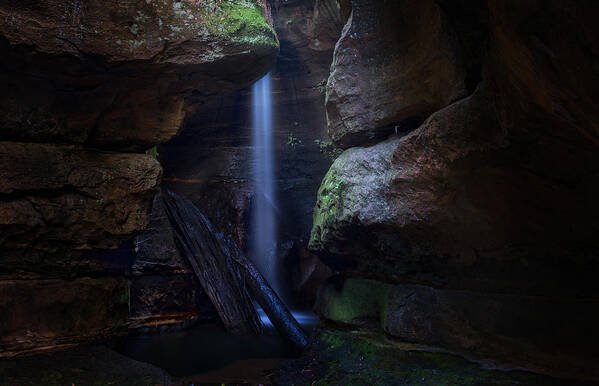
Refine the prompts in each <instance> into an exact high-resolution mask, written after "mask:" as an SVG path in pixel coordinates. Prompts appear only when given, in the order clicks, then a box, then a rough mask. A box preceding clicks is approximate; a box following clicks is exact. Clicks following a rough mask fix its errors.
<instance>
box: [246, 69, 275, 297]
mask: <svg viewBox="0 0 599 386" xmlns="http://www.w3.org/2000/svg"><path fill="white" fill-rule="evenodd" d="M252 130H253V136H252V149H253V162H252V167H253V170H252V176H253V185H254V203H253V206H252V215H251V216H252V221H251V224H252V229H251V230H250V237H251V238H250V248H251V254H252V257H253V260H254V263H255V264H256V265H257V266H258V269H259V270H260V272H261V273H262V275H263V276H264V277H265V278H266V280H268V282H269V284H270V285H271V287H272V288H273V289H274V290H275V291H276V292H277V293H279V294H281V291H280V283H279V282H278V264H277V235H276V232H277V226H276V212H277V211H278V209H277V204H276V202H277V201H276V197H275V188H274V170H273V165H274V148H273V131H272V130H273V124H272V101H271V88H270V74H267V75H266V76H265V77H264V78H262V79H260V80H259V81H258V82H256V83H255V84H254V86H253V92H252Z"/></svg>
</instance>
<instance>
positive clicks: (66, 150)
mask: <svg viewBox="0 0 599 386" xmlns="http://www.w3.org/2000/svg"><path fill="white" fill-rule="evenodd" d="M263 8H264V5H263V3H262V2H258V1H246V2H243V3H238V2H235V3H233V2H218V1H207V2H202V4H199V3H197V2H195V1H192V0H164V1H152V2H134V3H123V2H118V1H108V2H107V1H97V0H70V1H66V2H64V1H54V0H44V1H35V2H31V1H27V2H0V20H2V21H1V22H0V52H1V55H2V57H3V60H2V64H1V65H0V66H1V71H0V84H1V85H2V90H3V92H2V93H1V95H0V114H1V115H2V120H1V122H0V177H1V178H0V180H1V181H2V182H1V183H0V185H1V186H0V228H1V236H0V251H1V252H0V288H1V290H0V292H1V294H2V296H0V299H1V301H0V315H2V316H1V317H0V355H13V354H15V353H20V352H27V351H32V350H43V349H48V348H53V347H59V346H67V345H70V344H74V343H77V342H81V341H90V340H94V339H100V338H105V337H107V336H113V335H114V334H119V333H123V332H126V328H127V325H128V323H129V321H128V317H129V303H130V299H129V284H128V280H127V278H126V276H125V274H126V273H127V272H128V271H129V270H130V268H131V266H132V264H133V263H134V261H135V259H136V255H135V245H134V244H133V242H132V239H133V236H134V235H135V234H136V233H138V232H140V231H142V230H144V229H146V227H147V225H148V223H149V220H150V211H151V207H152V200H153V197H154V196H155V194H156V193H157V192H158V189H159V186H160V183H161V178H162V168H161V166H160V164H159V162H158V161H157V160H156V159H155V158H154V157H153V156H152V155H148V154H144V153H145V151H146V150H148V149H150V148H152V147H153V146H156V145H158V144H159V143H162V142H165V141H167V140H168V139H170V138H171V137H173V136H174V135H175V134H176V133H177V132H179V130H180V128H181V126H182V125H183V124H184V122H185V120H186V117H187V116H188V115H190V114H193V111H194V110H195V108H196V106H198V105H200V104H201V103H200V102H199V101H202V100H204V99H206V98H208V99H209V98H210V97H211V95H213V94H214V93H217V92H222V91H227V90H233V89H235V88H238V87H243V86H244V85H247V84H251V83H252V82H253V81H254V80H256V79H257V78H259V77H260V76H262V75H263V74H264V73H265V72H266V71H267V70H268V68H269V66H270V65H271V63H272V62H273V60H274V58H275V56H276V55H277V53H278V44H279V43H278V40H277V38H276V34H275V32H274V30H273V29H272V27H271V26H270V25H269V24H268V23H267V21H266V19H265V17H264V9H263ZM135 296H137V293H135ZM194 301H195V298H194V299H190V300H189V302H194Z"/></svg>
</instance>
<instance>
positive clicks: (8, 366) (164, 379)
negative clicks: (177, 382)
mask: <svg viewBox="0 0 599 386" xmlns="http://www.w3.org/2000/svg"><path fill="white" fill-rule="evenodd" d="M0 379H2V384H3V385H36V384H40V383H42V384H44V385H48V386H50V385H51V386H59V385H110V384H115V385H131V386H147V385H171V384H173V383H174V382H173V379H172V378H171V377H170V376H169V374H167V373H166V372H165V371H164V370H162V369H160V368H158V367H156V366H153V365H151V364H148V363H143V362H138V361H136V360H133V359H131V358H129V357H126V356H124V355H121V354H119V353H117V352H116V351H113V350H112V349H110V348H108V347H105V346H83V347H77V348H75V349H72V350H64V351H60V352H53V353H42V354H41V355H35V356H31V357H25V358H9V359H2V360H0Z"/></svg>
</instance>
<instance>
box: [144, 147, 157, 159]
mask: <svg viewBox="0 0 599 386" xmlns="http://www.w3.org/2000/svg"><path fill="white" fill-rule="evenodd" d="M146 154H148V155H151V156H152V157H154V158H156V159H158V148H157V147H156V146H154V147H153V148H151V149H148V150H146Z"/></svg>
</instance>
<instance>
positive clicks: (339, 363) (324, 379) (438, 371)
mask: <svg viewBox="0 0 599 386" xmlns="http://www.w3.org/2000/svg"><path fill="white" fill-rule="evenodd" d="M424 349H425V348H424V347H422V346H418V345H412V344H407V343H398V342H394V341H390V340H388V339H387V338H386V337H385V336H383V335H382V334H377V333H364V332H345V331H335V330H320V331H318V332H317V333H316V337H315V339H313V343H312V344H311V346H310V348H309V350H308V352H307V353H306V354H304V357H303V358H300V359H298V360H296V361H295V362H294V363H290V364H288V365H287V368H286V369H283V370H282V371H281V372H280V375H279V376H280V378H279V379H278V382H279V383H282V384H306V385H400V384H401V385H513V384H524V385H561V384H573V385H574V384H576V385H578V383H577V382H564V380H558V379H553V378H549V377H545V376H541V375H537V374H532V373H526V372H521V371H497V370H488V369H485V368H482V367H481V365H480V364H477V363H472V362H469V361H467V360H465V359H463V358H461V357H458V356H455V355H451V354H448V353H442V352H426V351H424ZM298 367H299V368H302V369H308V370H309V371H304V372H302V371H297V368H298Z"/></svg>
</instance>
